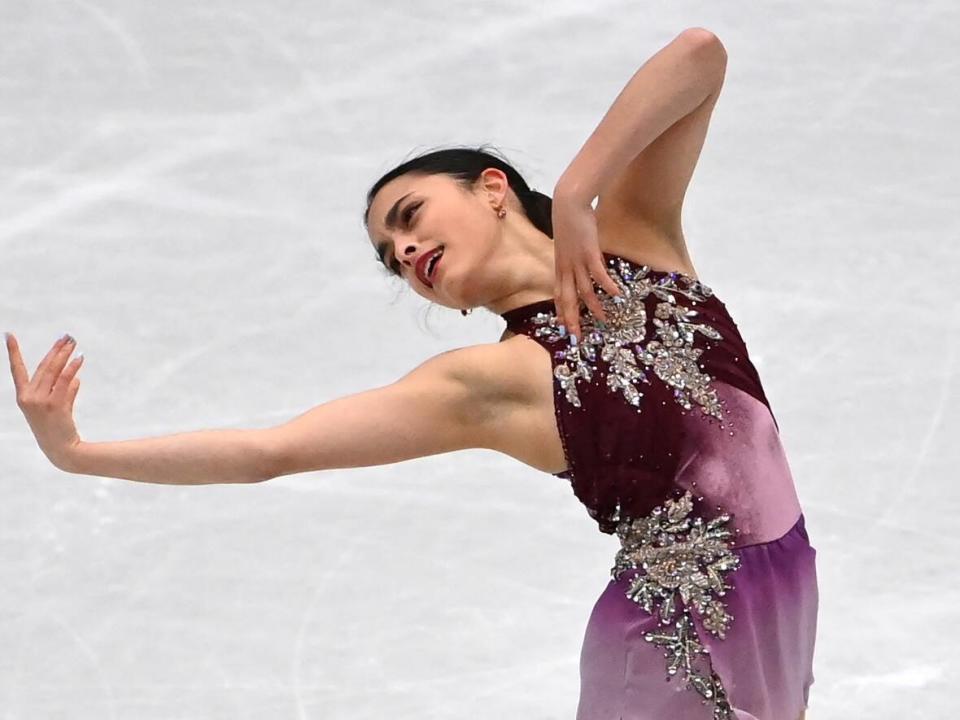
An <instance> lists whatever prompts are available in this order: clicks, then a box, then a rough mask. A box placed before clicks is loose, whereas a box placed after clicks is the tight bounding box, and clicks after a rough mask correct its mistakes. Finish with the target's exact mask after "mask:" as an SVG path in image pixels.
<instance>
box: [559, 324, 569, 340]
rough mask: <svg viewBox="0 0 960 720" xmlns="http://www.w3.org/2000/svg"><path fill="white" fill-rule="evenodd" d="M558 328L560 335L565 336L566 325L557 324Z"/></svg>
mask: <svg viewBox="0 0 960 720" xmlns="http://www.w3.org/2000/svg"><path fill="white" fill-rule="evenodd" d="M558 329H559V330H560V337H566V336H567V326H566V325H560V326H558Z"/></svg>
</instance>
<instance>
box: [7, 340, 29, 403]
mask: <svg viewBox="0 0 960 720" xmlns="http://www.w3.org/2000/svg"><path fill="white" fill-rule="evenodd" d="M6 341H7V355H8V357H9V358H10V374H11V375H13V386H14V387H15V388H16V390H17V397H20V395H21V394H22V392H23V390H24V388H26V387H27V383H28V382H30V376H29V375H28V374H27V368H26V366H25V365H24V364H23V357H21V355H20V347H19V346H18V345H17V339H16V338H15V337H14V336H13V333H6Z"/></svg>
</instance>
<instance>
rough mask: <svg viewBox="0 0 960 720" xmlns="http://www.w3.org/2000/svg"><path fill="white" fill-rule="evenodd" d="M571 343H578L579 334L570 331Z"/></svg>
mask: <svg viewBox="0 0 960 720" xmlns="http://www.w3.org/2000/svg"><path fill="white" fill-rule="evenodd" d="M570 344H571V345H576V344H577V336H576V335H574V334H573V333H570Z"/></svg>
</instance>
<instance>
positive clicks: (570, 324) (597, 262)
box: [555, 254, 623, 341]
mask: <svg viewBox="0 0 960 720" xmlns="http://www.w3.org/2000/svg"><path fill="white" fill-rule="evenodd" d="M594 278H595V279H596V282H597V283H599V284H600V286H601V287H602V288H603V290H604V291H605V292H606V293H607V294H608V295H610V296H611V297H620V296H622V295H623V293H622V292H621V290H620V287H619V286H618V285H617V283H616V282H615V281H614V279H613V277H612V276H611V275H610V273H609V271H608V270H607V268H606V267H605V266H604V264H603V255H601V254H597V255H594V256H592V257H591V259H590V263H589V265H586V266H585V265H575V266H573V267H572V268H569V269H567V270H566V271H565V272H564V273H563V274H561V275H560V281H559V283H558V287H559V292H555V295H557V298H558V300H557V302H556V305H557V316H558V319H559V322H560V323H561V324H563V325H564V326H565V327H566V329H567V332H568V333H569V334H571V335H576V336H577V340H578V341H579V340H581V339H582V336H581V329H580V301H581V299H582V300H583V303H584V304H585V305H586V306H587V309H588V310H589V311H590V314H591V315H593V317H595V318H596V319H597V320H599V321H600V322H603V323H605V322H607V314H606V312H605V311H604V309H603V305H602V303H601V302H600V298H599V297H597V294H596V292H595V291H594V289H593V285H594V282H593V279H594Z"/></svg>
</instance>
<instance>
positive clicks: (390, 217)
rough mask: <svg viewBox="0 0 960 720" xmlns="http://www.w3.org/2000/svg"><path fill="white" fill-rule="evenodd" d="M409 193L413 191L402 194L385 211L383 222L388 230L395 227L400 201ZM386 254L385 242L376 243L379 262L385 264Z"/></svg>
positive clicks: (408, 195) (409, 194) (411, 193)
mask: <svg viewBox="0 0 960 720" xmlns="http://www.w3.org/2000/svg"><path fill="white" fill-rule="evenodd" d="M411 195H413V191H411V192H408V193H407V194H406V195H404V196H403V197H401V198H399V199H398V200H397V201H396V202H395V203H394V204H393V207H391V208H390V210H388V211H387V217H386V219H385V220H384V224H385V225H386V226H387V228H389V229H390V230H393V229H395V228H396V227H397V212H398V210H399V209H400V203H402V202H403V201H404V200H406V199H407V198H408V197H410V196H411ZM386 254H387V243H385V242H382V243H377V257H379V258H380V262H382V263H383V264H384V265H386V264H387V262H386ZM388 267H389V266H388Z"/></svg>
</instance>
